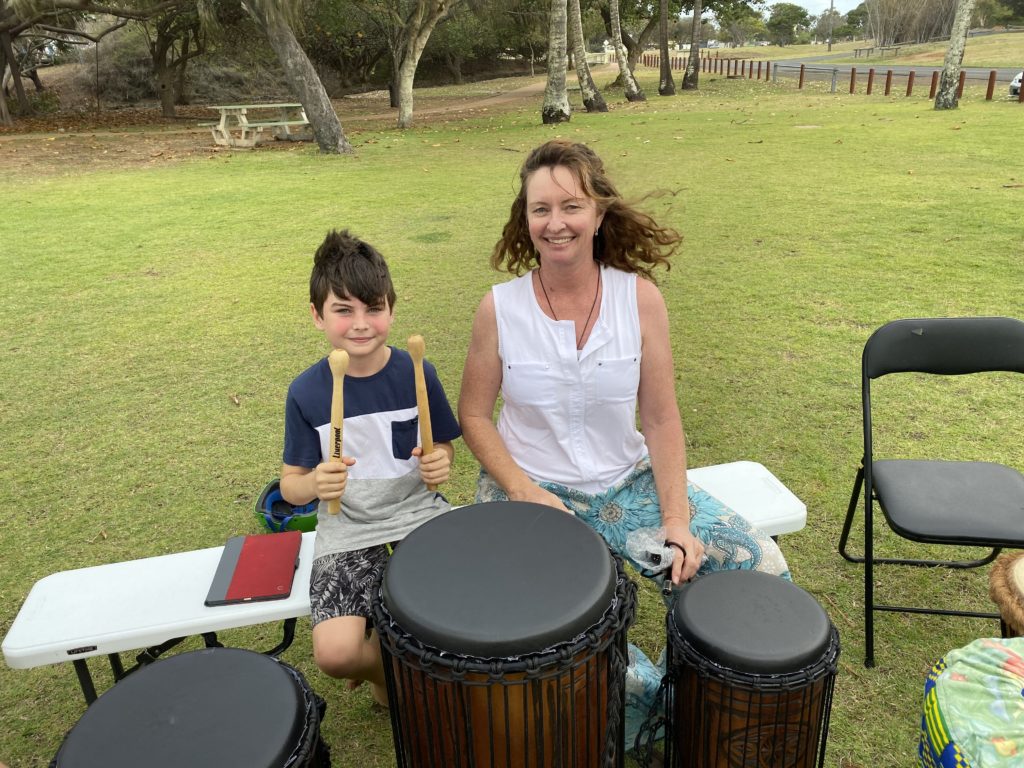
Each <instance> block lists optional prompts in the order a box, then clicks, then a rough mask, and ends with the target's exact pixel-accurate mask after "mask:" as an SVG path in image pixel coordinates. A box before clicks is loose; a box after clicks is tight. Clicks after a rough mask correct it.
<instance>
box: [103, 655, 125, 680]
mask: <svg viewBox="0 0 1024 768" xmlns="http://www.w3.org/2000/svg"><path fill="white" fill-rule="evenodd" d="M107 658H108V659H110V671H111V672H113V673H114V682H117V681H118V680H120V679H121V678H123V677H124V674H125V672H124V665H123V664H122V663H121V654H119V653H108V654H107Z"/></svg>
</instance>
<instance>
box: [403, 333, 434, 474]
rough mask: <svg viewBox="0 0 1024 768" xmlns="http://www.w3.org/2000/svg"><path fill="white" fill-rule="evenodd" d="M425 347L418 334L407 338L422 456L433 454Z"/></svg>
mask: <svg viewBox="0 0 1024 768" xmlns="http://www.w3.org/2000/svg"><path fill="white" fill-rule="evenodd" d="M425 351H426V345H425V344H424V343H423V337H422V336H420V335H419V334H418V333H417V334H415V335H414V336H410V337H409V354H410V355H411V356H412V371H413V375H414V376H415V377H416V411H417V414H418V416H419V421H420V447H421V448H422V449H423V455H424V456H426V455H427V454H429V453H433V452H434V433H433V430H432V429H431V428H430V401H429V400H427V379H426V377H425V376H424V375H423V354H424V352H425ZM427 490H428V491H435V490H437V486H436V485H428V486H427Z"/></svg>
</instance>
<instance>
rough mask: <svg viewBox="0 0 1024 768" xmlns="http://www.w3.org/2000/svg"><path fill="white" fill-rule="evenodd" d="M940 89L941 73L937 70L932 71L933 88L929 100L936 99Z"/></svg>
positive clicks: (929, 92) (929, 93)
mask: <svg viewBox="0 0 1024 768" xmlns="http://www.w3.org/2000/svg"><path fill="white" fill-rule="evenodd" d="M938 89H939V71H938V70H937V69H936V70H932V87H931V89H930V90H929V91H928V98H929V99H934V98H935V91H937V90H938Z"/></svg>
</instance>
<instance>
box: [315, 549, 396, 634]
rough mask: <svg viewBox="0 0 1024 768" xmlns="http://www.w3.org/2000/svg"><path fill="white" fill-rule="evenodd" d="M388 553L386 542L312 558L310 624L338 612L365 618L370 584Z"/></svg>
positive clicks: (368, 611) (334, 615)
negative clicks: (311, 621)
mask: <svg viewBox="0 0 1024 768" xmlns="http://www.w3.org/2000/svg"><path fill="white" fill-rule="evenodd" d="M389 555H390V553H389V552H388V547H387V545H385V544H377V545H375V546H372V547H367V548H366V549H354V550H352V551H351V552H336V553H334V554H331V555H324V556H323V557H318V558H317V559H316V560H314V561H313V570H312V574H311V575H310V579H309V603H310V609H311V616H312V620H313V626H314V627H315V626H316V625H317V624H319V623H320V622H321V621H326V620H327V619H334V618H337V617H338V616H363V617H364V618H366V619H369V618H370V605H371V603H372V601H373V586H374V584H376V583H377V579H379V578H380V574H381V573H383V571H384V566H385V565H386V564H387V562H388V557H389Z"/></svg>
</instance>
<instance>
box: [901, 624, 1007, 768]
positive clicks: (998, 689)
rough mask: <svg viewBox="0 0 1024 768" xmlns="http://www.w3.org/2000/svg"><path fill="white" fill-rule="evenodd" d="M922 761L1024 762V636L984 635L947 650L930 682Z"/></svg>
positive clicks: (945, 766)
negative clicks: (966, 643)
mask: <svg viewBox="0 0 1024 768" xmlns="http://www.w3.org/2000/svg"><path fill="white" fill-rule="evenodd" d="M918 758H919V765H920V766H922V767H923V768H1004V767H1005V768H1009V766H1020V765H1022V764H1024V638H1022V637H1011V638H1005V639H1001V638H994V637H993V638H983V639H981V640H975V641H974V642H973V643H970V644H968V645H966V646H964V647H963V648H959V649H957V650H955V651H951V652H950V653H947V654H946V655H945V657H944V658H942V659H940V660H939V662H938V663H937V664H936V665H935V666H934V667H933V668H932V671H931V672H930V673H929V674H928V677H927V679H926V681H925V688H924V708H923V714H922V716H921V740H920V743H919V746H918Z"/></svg>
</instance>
